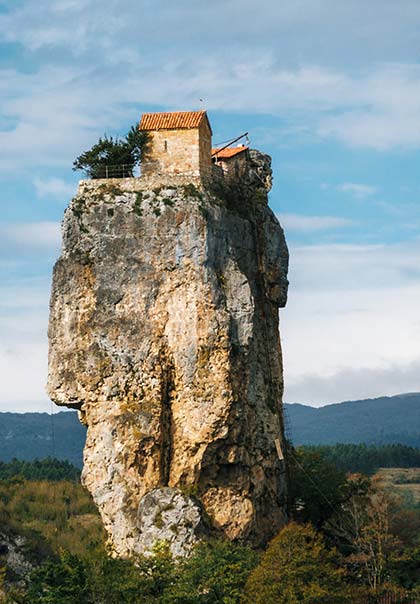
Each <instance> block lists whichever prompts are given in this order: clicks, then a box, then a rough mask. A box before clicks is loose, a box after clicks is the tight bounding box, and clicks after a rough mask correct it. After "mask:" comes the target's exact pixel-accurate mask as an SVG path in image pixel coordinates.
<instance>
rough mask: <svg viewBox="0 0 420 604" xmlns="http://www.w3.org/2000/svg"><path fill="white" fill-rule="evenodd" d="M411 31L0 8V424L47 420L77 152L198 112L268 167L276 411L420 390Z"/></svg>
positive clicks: (183, 9)
mask: <svg viewBox="0 0 420 604" xmlns="http://www.w3.org/2000/svg"><path fill="white" fill-rule="evenodd" d="M419 28H420V3H419V2H418V1H417V0H401V1H400V2H395V0H369V2H366V1H365V0H363V1H362V0H349V1H348V2H337V0H282V1H281V2H279V0H265V2H264V3H259V2H256V1H255V0H212V1H211V2H210V1H209V0H177V1H176V2H174V0H125V2H121V1H120V0H118V1H117V0H108V1H107V2H106V3H104V2H103V1H101V2H99V1H98V0H38V1H37V2H33V1H31V0H13V2H11V1H10V0H8V1H7V2H4V1H2V0H0V71H1V73H0V200H1V214H0V290H1V291H0V376H1V388H0V411H17V412H23V411H46V410H49V409H50V402H49V401H48V399H47V397H46V394H45V392H44V384H45V382H46V372H47V336H46V332H47V324H48V300H49V290H50V283H51V271H52V266H53V264H54V261H55V260H56V259H57V257H58V255H59V250H60V221H61V219H62V216H63V212H64V209H65V207H66V205H67V203H68V202H69V200H70V198H71V197H72V196H73V195H74V194H75V191H76V187H77V181H78V179H79V178H81V177H82V175H81V174H80V173H74V172H72V170H71V166H72V162H73V160H74V158H75V157H76V156H77V155H79V154H80V153H81V152H82V151H84V150H86V149H88V148H89V147H91V146H92V144H94V143H95V142H96V141H97V139H98V137H99V136H100V135H102V134H103V133H105V132H106V133H107V134H121V135H123V134H125V133H126V132H127V131H128V129H129V127H130V126H131V124H134V123H136V122H137V121H138V120H139V119H140V115H141V113H142V112H144V111H171V110H194V109H201V108H202V107H203V106H204V107H205V108H206V109H207V111H208V114H209V118H210V121H211V124H212V127H213V132H214V138H213V140H214V142H216V143H217V142H218V141H221V140H226V139H229V138H234V137H235V136H237V135H239V134H241V133H243V132H244V131H249V133H250V139H251V145H252V146H253V147H255V148H258V149H260V150H262V151H264V152H266V153H269V154H270V155H271V156H272V158H273V170H274V188H273V191H272V193H271V194H270V205H271V207H272V208H273V210H274V211H275V213H276V214H277V216H278V217H279V219H280V221H281V223H282V225H283V227H284V229H285V233H286V238H287V242H288V245H289V249H290V292H289V301H288V305H287V308H286V309H284V310H282V311H281V312H280V331H281V338H282V345H283V354H284V372H285V400H286V401H287V402H301V403H306V404H309V405H314V406H320V405H324V404H328V403H332V402H338V401H342V400H351V399H361V398H368V397H374V396H381V395H391V394H397V393H402V392H413V391H420V310H419V308H420V304H419V302H420V236H419V235H420V211H419V204H420V178H419V174H420V171H419V165H420V59H419V57H420V37H419V35H418V31H419ZM200 99H203V102H200Z"/></svg>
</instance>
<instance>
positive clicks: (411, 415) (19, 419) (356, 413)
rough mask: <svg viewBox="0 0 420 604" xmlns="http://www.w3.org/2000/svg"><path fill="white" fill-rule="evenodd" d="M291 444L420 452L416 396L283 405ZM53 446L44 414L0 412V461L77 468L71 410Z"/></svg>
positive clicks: (58, 422)
mask: <svg viewBox="0 0 420 604" xmlns="http://www.w3.org/2000/svg"><path fill="white" fill-rule="evenodd" d="M285 408H286V412H287V415H288V418H289V424H290V432H291V437H292V441H293V444H295V445H300V444H308V445H329V444H335V443H356V444H357V443H362V442H364V443H367V444H377V445H381V444H391V443H401V444H404V445H410V446H412V447H420V393H412V394H400V395H398V396H389V397H388V396H383V397H381V398H375V399H367V400H361V401H347V402H344V403H336V404H334V405H327V406H325V407H320V408H315V407H309V406H308V405H301V404H286V405H285ZM53 422H54V446H53V440H52V424H51V417H50V416H49V415H48V413H0V461H10V460H11V459H12V458H13V457H17V458H18V459H24V460H28V461H30V460H32V459H35V458H40V459H43V458H45V457H56V458H58V459H67V460H68V461H70V462H71V463H72V464H74V465H75V466H77V467H81V465H82V450H83V445H84V442H85V436H86V430H85V428H84V426H82V425H81V424H80V422H79V420H78V419H77V414H76V413H75V412H72V411H68V412H60V413H56V414H54V416H53Z"/></svg>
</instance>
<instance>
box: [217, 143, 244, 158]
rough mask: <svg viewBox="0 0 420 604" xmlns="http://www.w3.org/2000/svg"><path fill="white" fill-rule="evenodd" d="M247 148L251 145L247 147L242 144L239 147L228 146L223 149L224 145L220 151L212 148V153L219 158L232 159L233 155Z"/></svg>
mask: <svg viewBox="0 0 420 604" xmlns="http://www.w3.org/2000/svg"><path fill="white" fill-rule="evenodd" d="M246 149H249V147H246V146H245V145H240V146H239V147H226V149H223V147H222V148H221V150H220V151H219V149H212V150H211V154H212V156H214V157H217V159H230V158H231V157H234V156H235V155H238V153H242V151H246Z"/></svg>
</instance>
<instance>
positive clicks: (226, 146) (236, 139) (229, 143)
mask: <svg viewBox="0 0 420 604" xmlns="http://www.w3.org/2000/svg"><path fill="white" fill-rule="evenodd" d="M245 136H248V132H245V133H244V134H241V136H238V137H237V138H234V139H233V140H232V141H229V142H228V144H227V145H225V146H224V147H222V148H221V149H217V151H216V152H215V153H212V155H211V156H212V157H214V156H215V155H217V154H218V153H220V152H221V151H223V149H227V148H228V147H230V145H233V143H236V142H237V141H240V140H241V138H245Z"/></svg>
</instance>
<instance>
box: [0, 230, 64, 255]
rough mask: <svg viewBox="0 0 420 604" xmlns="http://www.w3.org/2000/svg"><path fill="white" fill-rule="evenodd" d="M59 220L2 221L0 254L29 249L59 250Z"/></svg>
mask: <svg viewBox="0 0 420 604" xmlns="http://www.w3.org/2000/svg"><path fill="white" fill-rule="evenodd" d="M60 241H61V236H60V223H59V222H30V223H18V224H6V223H0V254H1V253H2V250H3V251H4V250H5V251H6V252H8V253H9V254H10V253H11V252H18V251H28V250H35V251H36V250H41V251H42V250H47V251H50V250H53V251H55V250H58V249H59V246H60Z"/></svg>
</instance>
